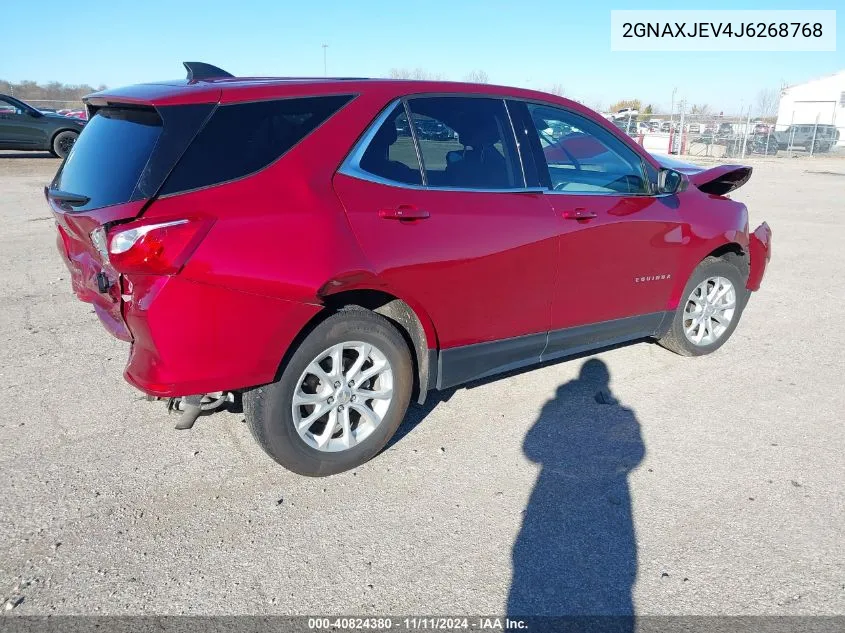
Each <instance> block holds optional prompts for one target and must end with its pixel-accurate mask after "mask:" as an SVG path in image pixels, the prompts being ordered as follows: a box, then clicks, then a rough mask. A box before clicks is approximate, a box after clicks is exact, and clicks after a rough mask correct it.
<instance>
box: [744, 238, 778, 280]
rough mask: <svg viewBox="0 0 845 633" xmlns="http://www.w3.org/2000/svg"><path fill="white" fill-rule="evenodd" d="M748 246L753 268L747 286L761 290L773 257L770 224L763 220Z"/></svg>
mask: <svg viewBox="0 0 845 633" xmlns="http://www.w3.org/2000/svg"><path fill="white" fill-rule="evenodd" d="M748 248H749V250H750V254H751V270H750V271H749V274H748V283H747V284H746V288H748V289H749V290H759V289H760V284H761V283H762V282H763V276H764V275H765V274H766V266H767V265H768V263H769V260H770V259H771V257H772V229H770V228H769V225H768V224H766V223H765V222H763V224H761V225H760V226H758V227H757V228H756V229H755V231H754V233H752V234H751V236H750V238H749V240H748Z"/></svg>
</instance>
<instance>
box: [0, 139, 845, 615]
mask: <svg viewBox="0 0 845 633" xmlns="http://www.w3.org/2000/svg"><path fill="white" fill-rule="evenodd" d="M751 162H753V163H754V164H755V174H754V176H753V177H752V179H751V181H750V183H749V184H748V185H746V186H745V187H744V188H743V189H741V190H740V191H738V192H737V193H736V194H735V197H736V198H737V199H739V200H742V201H744V202H746V204H748V206H749V209H750V212H751V216H752V221H753V222H754V225H755V226H756V224H757V223H759V222H760V221H762V220H764V219H766V220H768V221H769V224H770V225H771V226H772V228H773V231H774V253H773V260H772V262H771V264H770V267H769V270H768V273H767V277H766V279H765V280H764V283H763V288H762V290H761V292H759V293H757V294H756V295H755V296H754V298H753V299H752V301H751V304H750V306H749V308H748V310H747V311H746V313H745V315H744V317H743V322H742V323H741V324H740V326H739V328H738V330H737V331H736V333H735V335H734V337H733V340H732V341H731V342H730V343H729V344H728V345H727V346H726V347H725V348H723V349H722V350H721V351H719V352H718V353H716V354H715V355H712V356H709V357H706V358H701V359H687V358H681V357H679V356H675V355H673V354H671V353H670V352H667V351H665V350H663V349H662V348H659V347H657V346H656V345H649V344H641V345H634V346H629V347H623V348H619V349H614V350H611V351H608V352H605V353H602V354H600V355H598V356H596V357H594V358H598V359H600V361H601V362H602V363H604V366H602V365H600V364H598V363H591V365H589V366H587V368H586V369H585V371H584V374H585V375H584V376H583V377H582V378H579V372H581V369H582V367H583V366H584V364H585V362H586V361H587V360H588V359H587V358H581V359H576V360H573V361H570V362H564V363H558V364H552V365H546V366H544V367H541V368H539V369H535V370H533V371H526V372H523V373H520V374H517V375H511V376H508V377H506V378H503V379H500V380H498V381H491V382H487V383H484V384H481V385H474V386H472V388H467V389H459V390H457V391H455V392H454V393H452V394H447V395H446V396H444V397H442V398H439V399H438V398H437V397H436V396H435V398H434V399H433V400H432V402H431V404H429V405H427V406H426V407H425V408H424V409H417V410H416V411H413V412H412V415H411V417H410V418H409V420H408V421H406V423H405V424H404V426H403V427H402V428H401V429H400V435H401V437H400V438H399V439H398V441H396V442H394V443H393V444H392V446H391V447H390V448H389V449H388V450H387V451H386V452H384V453H383V454H382V455H380V456H379V457H377V458H376V459H375V460H373V461H372V462H370V463H369V464H367V465H365V466H364V467H362V468H360V469H358V470H357V471H355V472H349V473H345V474H343V475H339V476H335V477H331V478H328V479H307V478H302V477H298V476H295V475H293V474H291V473H288V472H287V471H285V470H283V469H282V468H281V467H278V466H276V465H275V464H274V463H273V462H272V461H271V460H270V459H269V458H268V457H266V456H265V455H264V454H263V453H262V452H261V451H260V449H259V448H258V447H257V446H256V445H255V443H254V442H253V441H252V439H251V437H250V436H249V433H248V431H247V428H246V425H245V424H243V423H242V419H243V418H242V416H241V415H237V414H234V413H221V414H216V415H213V416H210V417H205V418H201V419H200V421H199V422H198V423H197V425H196V427H195V428H194V430H193V431H175V430H174V429H173V425H174V423H175V421H176V419H175V418H174V417H168V416H167V415H166V413H165V410H164V407H163V406H162V404H161V403H150V402H146V401H144V400H143V399H141V395H140V394H139V393H138V392H137V391H135V390H133V389H132V388H131V387H129V385H127V384H126V383H124V381H123V378H122V376H121V372H122V369H123V366H124V362H125V359H126V355H127V346H126V345H125V344H123V343H121V342H119V341H117V340H115V339H112V338H111V337H110V336H109V335H108V334H107V333H106V332H105V331H104V330H103V329H102V328H101V326H100V324H99V322H98V320H97V318H96V316H95V315H94V314H93V311H92V310H91V309H90V306H88V305H86V304H83V303H81V302H79V301H77V300H76V298H75V297H74V296H73V295H72V293H71V290H70V285H69V281H68V274H67V272H66V270H65V268H64V265H63V264H62V262H61V259H60V257H59V255H58V253H57V252H56V246H55V230H54V227H53V222H52V220H51V218H50V217H49V212H48V208H47V205H46V203H45V202H44V200H43V195H42V193H41V190H42V187H43V186H44V184H45V183H46V182H47V181H48V180H49V179H50V178H51V176H52V175H53V173H54V171H55V169H56V167H57V166H58V162H57V161H56V160H54V159H51V158H49V157H46V156H43V157H38V155H37V154H30V155H22V154H14V153H8V152H6V153H0V192H2V195H1V196H0V222H2V226H3V227H5V228H4V230H3V232H2V233H0V302H1V303H0V305H2V308H0V394H2V398H3V404H4V406H3V409H2V414H0V463H2V478H0V608H2V606H3V603H4V602H5V601H7V603H8V604H9V605H13V607H9V611H5V612H12V613H14V614H17V613H20V614H59V613H61V614H91V613H97V614H102V613H108V614H125V613H133V614H137V613H155V614H164V613H168V614H178V613H203V614H223V613H226V614H247V613H262V614H263V613H278V614H306V613H308V614H326V613H330V614H343V613H346V614H365V613H366V614H397V615H399V614H420V613H426V614H436V613H453V614H456V613H466V614H478V613H503V612H504V611H505V610H506V609H510V610H511V611H512V612H520V611H521V612H534V613H544V612H546V613H565V612H573V611H579V610H580V611H581V612H584V611H586V612H594V611H597V612H606V613H619V612H626V611H627V610H630V609H631V608H632V607H633V608H634V609H635V611H636V613H638V614H703V615H706V614H795V615H799V614H800V615H804V614H845V534H843V531H844V530H843V527H844V526H845V485H843V482H845V459H843V455H845V433H843V420H845V414H843V411H845V389H843V384H845V381H843V374H845V360H843V351H845V301H843V298H845V257H844V256H843V244H845V207H843V201H845V160H839V159H836V158H831V157H827V158H821V159H813V158H809V157H801V158H796V159H792V160H789V159H785V158H781V159H760V160H757V161H751ZM603 367H606V369H607V371H608V372H609V375H610V390H611V391H612V394H613V397H615V399H616V400H617V401H618V404H612V403H611V404H602V403H599V402H597V401H596V398H595V394H596V392H598V391H599V390H600V389H601V388H602V384H601V383H602V380H601V371H602V370H603Z"/></svg>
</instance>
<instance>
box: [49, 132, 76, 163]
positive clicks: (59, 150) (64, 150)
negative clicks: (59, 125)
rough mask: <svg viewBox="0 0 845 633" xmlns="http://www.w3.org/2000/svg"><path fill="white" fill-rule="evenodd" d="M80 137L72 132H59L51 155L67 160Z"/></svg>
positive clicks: (55, 137) (54, 140) (54, 139)
mask: <svg viewBox="0 0 845 633" xmlns="http://www.w3.org/2000/svg"><path fill="white" fill-rule="evenodd" d="M78 137H79V134H78V133H77V132H73V131H71V130H64V131H62V132H59V133H58V134H56V136H54V137H53V147H52V150H51V153H52V154H53V155H54V156H56V157H58V158H62V159H64V158H66V157H67V155H68V154H70V150H71V149H72V148H73V144H74V143H76V139H77V138H78Z"/></svg>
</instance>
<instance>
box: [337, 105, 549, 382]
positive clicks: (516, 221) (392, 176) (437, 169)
mask: <svg viewBox="0 0 845 633" xmlns="http://www.w3.org/2000/svg"><path fill="white" fill-rule="evenodd" d="M407 113H410V115H411V118H412V120H413V122H414V125H413V126H409V125H408V123H407V118H408V117H407ZM407 113H406V109H405V105H404V104H403V103H401V102H397V103H395V104H393V105H392V106H391V107H389V108H388V109H387V110H385V112H384V113H383V114H382V115H381V116H380V117H379V118H378V119H377V120H376V121H375V122H374V124H373V126H372V127H371V128H370V130H369V131H368V132H367V134H365V136H364V137H363V139H362V141H361V142H360V143H359V145H358V146H357V147H356V149H355V150H354V151H353V153H352V154H351V155H350V157H349V159H347V161H346V162H345V163H344V165H343V166H342V168H341V170H340V171H339V173H338V174H337V175H336V176H335V180H334V185H335V189H336V191H337V193H338V195H339V196H340V198H341V200H342V201H343V203H344V206H345V207H346V210H347V213H348V216H349V219H350V222H351V224H352V227H353V229H354V231H355V235H356V237H357V239H358V240H359V242H360V244H361V247H362V248H363V250H364V253H365V255H366V256H367V258H368V259H369V260H370V262H371V264H372V267H373V268H374V269H375V271H376V273H377V274H378V276H379V277H380V279H381V280H383V282H384V283H385V285H386V289H388V290H390V291H392V292H394V293H396V294H398V295H399V296H400V297H402V298H404V299H405V300H406V301H409V302H410V303H412V304H416V307H421V308H422V309H423V310H425V311H426V312H427V313H428V315H429V316H430V317H431V319H432V320H433V322H434V324H435V327H436V329H437V335H438V338H439V343H440V347H441V349H442V350H443V353H442V356H441V359H442V364H443V366H442V367H441V372H440V376H439V379H440V383H439V385H438V386H439V387H441V388H442V387H447V386H450V385H452V384H457V383H459V382H463V381H465V380H469V379H471V378H476V377H479V376H481V375H483V374H485V373H490V372H492V371H495V370H496V369H501V368H503V367H507V366H508V365H509V364H511V363H517V364H519V363H524V362H527V361H528V360H537V359H539V357H540V354H541V352H542V349H543V347H544V345H545V337H546V333H547V331H548V328H549V318H550V307H551V305H550V297H551V291H552V288H553V283H554V276H555V266H556V262H555V252H556V248H557V231H558V223H557V221H556V219H555V217H554V214H553V213H552V211H551V209H550V208H549V205H548V204H547V203H546V201H545V200H544V198H543V194H542V192H541V191H538V190H537V189H535V190H533V191H532V190H528V189H526V187H525V181H524V176H523V173H522V169H521V163H520V159H519V152H518V150H517V146H516V143H515V140H514V136H513V131H512V128H511V124H510V120H509V117H508V113H507V110H506V107H505V103H504V101H502V100H501V99H493V98H478V97H475V98H469V97H462V96H442V97H441V96H438V97H416V98H410V99H408V101H407ZM517 337H518V338H517ZM506 340H507V341H506ZM479 343H482V344H485V343H486V344H489V345H482V346H475V345H473V344H479ZM468 345H473V347H472V348H467V347H466V346H468Z"/></svg>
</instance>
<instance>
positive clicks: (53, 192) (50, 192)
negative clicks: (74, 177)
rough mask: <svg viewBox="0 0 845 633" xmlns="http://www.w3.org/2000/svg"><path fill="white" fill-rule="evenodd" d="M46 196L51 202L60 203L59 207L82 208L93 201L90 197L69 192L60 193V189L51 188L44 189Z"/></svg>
mask: <svg viewBox="0 0 845 633" xmlns="http://www.w3.org/2000/svg"><path fill="white" fill-rule="evenodd" d="M44 195H46V196H47V197H48V198H49V199H50V200H54V201H55V202H58V203H59V206H68V207H81V206H83V205H86V204H88V203H89V202H90V201H91V198H89V197H88V196H83V195H81V194H78V193H71V192H69V191H60V190H59V189H50V188H49V187H44Z"/></svg>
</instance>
